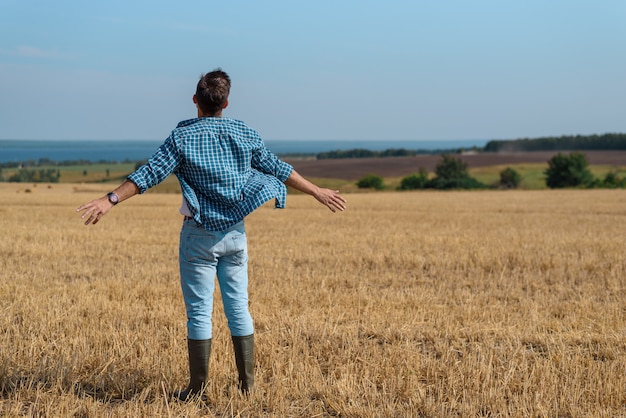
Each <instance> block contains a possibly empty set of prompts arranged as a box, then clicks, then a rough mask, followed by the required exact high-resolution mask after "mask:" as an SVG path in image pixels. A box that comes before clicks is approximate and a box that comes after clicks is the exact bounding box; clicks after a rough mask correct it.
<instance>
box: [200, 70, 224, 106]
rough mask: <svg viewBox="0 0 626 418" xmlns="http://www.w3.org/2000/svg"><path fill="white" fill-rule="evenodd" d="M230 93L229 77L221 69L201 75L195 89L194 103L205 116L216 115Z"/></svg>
mask: <svg viewBox="0 0 626 418" xmlns="http://www.w3.org/2000/svg"><path fill="white" fill-rule="evenodd" d="M229 93H230V77H228V74H226V73H225V72H224V71H222V69H221V68H217V69H215V70H213V71H211V72H210V73H207V74H203V75H202V76H201V77H200V81H198V85H197V87H196V102H197V103H198V107H199V108H200V110H202V113H204V114H205V115H217V114H219V113H220V111H221V110H222V109H223V108H224V104H226V101H227V100H228V95H229Z"/></svg>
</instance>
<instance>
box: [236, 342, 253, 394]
mask: <svg viewBox="0 0 626 418" xmlns="http://www.w3.org/2000/svg"><path fill="white" fill-rule="evenodd" d="M232 339H233V348H234V349H235V363H236V364H237V372H238V373H239V389H240V390H241V391H242V392H243V393H244V394H250V393H251V392H252V391H253V390H254V334H250V335H247V336H245V337H235V336H233V337H232Z"/></svg>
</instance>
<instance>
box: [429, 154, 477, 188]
mask: <svg viewBox="0 0 626 418" xmlns="http://www.w3.org/2000/svg"><path fill="white" fill-rule="evenodd" d="M426 187H427V188H433V189H484V188H486V187H487V186H486V185H484V184H483V183H481V182H480V181H478V180H476V179H475V178H473V177H471V176H470V175H469V172H468V171H467V163H465V162H464V161H463V160H461V159H460V158H454V157H452V156H450V155H446V154H444V155H442V156H441V161H440V162H439V163H437V166H436V168H435V178H433V179H432V180H430V181H429V182H428V183H427V185H426Z"/></svg>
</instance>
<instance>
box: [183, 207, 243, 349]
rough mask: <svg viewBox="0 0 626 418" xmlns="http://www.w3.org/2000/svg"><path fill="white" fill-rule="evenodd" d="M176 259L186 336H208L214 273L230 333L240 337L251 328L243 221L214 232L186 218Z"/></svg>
mask: <svg viewBox="0 0 626 418" xmlns="http://www.w3.org/2000/svg"><path fill="white" fill-rule="evenodd" d="M179 262H180V285H181V288H182V292H183V297H184V299H185V309H186V311H187V338H189V339H192V340H206V339H209V338H212V335H213V332H212V322H211V316H212V314H213V292H214V290H215V276H216V275H217V280H218V282H219V285H220V291H221V293H222V303H223V304H224V313H225V314H226V319H227V320H228V328H229V329H230V333H231V335H232V336H235V337H244V336H247V335H250V334H252V333H253V332H254V326H253V323H252V317H251V316H250V311H249V310H248V245H247V242H246V230H245V227H244V224H243V221H242V222H239V223H238V224H236V225H234V226H232V227H230V228H228V229H227V230H224V231H220V232H214V231H207V230H205V229H204V228H203V227H202V226H201V225H197V224H196V222H195V221H194V220H192V219H186V220H185V221H184V222H183V227H182V229H181V232H180V245H179Z"/></svg>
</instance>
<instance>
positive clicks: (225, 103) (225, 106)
mask: <svg viewBox="0 0 626 418" xmlns="http://www.w3.org/2000/svg"><path fill="white" fill-rule="evenodd" d="M193 97H194V98H195V97H196V96H193ZM227 107H228V99H226V101H225V102H224V106H222V109H226V108H227Z"/></svg>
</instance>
